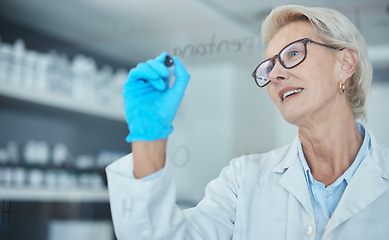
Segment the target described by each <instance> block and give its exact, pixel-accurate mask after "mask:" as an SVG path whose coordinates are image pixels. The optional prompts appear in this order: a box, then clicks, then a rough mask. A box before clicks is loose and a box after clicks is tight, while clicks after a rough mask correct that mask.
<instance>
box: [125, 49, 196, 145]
mask: <svg viewBox="0 0 389 240" xmlns="http://www.w3.org/2000/svg"><path fill="white" fill-rule="evenodd" d="M166 56H167V53H162V54H161V55H160V56H158V57H157V58H155V59H151V60H148V61H147V62H146V63H139V64H138V65H137V66H136V67H135V68H133V69H131V70H130V73H129V75H128V79H127V82H126V83H125V84H124V89H123V98H124V108H125V113H126V120H127V125H128V128H129V130H130V134H129V135H128V137H127V138H126V141H127V142H133V141H139V140H143V141H151V140H156V139H164V138H167V137H168V135H169V134H170V133H171V132H172V131H173V126H172V122H173V120H174V117H175V115H176V112H177V109H178V106H179V105H180V102H181V100H182V98H183V96H184V93H185V89H186V86H187V84H188V82H189V78H190V75H189V73H188V72H187V71H186V69H185V67H184V66H183V65H182V63H181V61H180V60H179V59H178V58H177V57H173V61H174V75H175V81H174V84H173V86H172V87H169V82H168V77H169V69H168V68H167V67H166V66H165V65H164V64H163V61H164V60H165V58H166Z"/></svg>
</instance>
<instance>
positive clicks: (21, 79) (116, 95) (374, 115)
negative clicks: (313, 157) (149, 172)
mask: <svg viewBox="0 0 389 240" xmlns="http://www.w3.org/2000/svg"><path fill="white" fill-rule="evenodd" d="M286 3H288V4H303V5H307V6H322V7H331V8H334V9H336V10H339V11H340V12H342V13H344V14H345V15H346V16H348V17H349V18H350V19H351V20H352V22H353V23H354V24H355V25H356V26H357V27H358V29H359V30H360V31H361V33H362V34H363V35H364V37H365V39H366V42H367V45H368V51H369V56H370V58H371V60H372V63H373V67H374V80H373V84H372V89H371V98H370V104H369V108H368V116H367V123H366V124H367V126H368V127H369V128H370V129H371V131H372V132H373V133H374V135H375V137H376V138H377V139H378V140H379V141H380V142H381V143H383V144H384V145H386V146H389V126H388V124H387V122H388V120H389V107H388V104H387V97H388V95H389V79H388V76H389V1H388V0H369V1H368V0H336V1H335V0H327V1H319V0H314V1H312V0H309V1H308V0H305V1H303V0H300V1H285V0H274V1H265V0H258V1H249V0H243V1H232V0H165V1H158V0H143V1H131V0H127V1H125V0H111V1H104V0H94V1H91V0H68V1H59V0H0V239H1V240H3V239H7V240H19V239H42V240H62V239H73V240H78V239H82V240H87V239H93V240H110V239H115V237H114V233H113V226H112V221H111V215H110V209H109V198H108V192H107V187H106V178H105V172H104V168H105V167H106V166H107V165H108V164H109V163H111V162H112V161H114V160H116V159H118V158H120V157H122V156H124V155H126V154H128V153H129V152H131V146H130V144H128V143H126V142H125V137H126V136H127V134H128V130H127V126H126V123H125V119H124V111H123V103H122V96H121V91H122V86H123V83H124V82H125V81H126V77H127V73H128V71H129V70H130V69H131V68H132V67H134V66H136V64H137V63H139V62H142V61H146V60H147V59H150V58H154V57H156V56H157V55H159V54H160V53H161V52H163V51H166V52H168V53H169V54H171V55H175V56H178V57H180V58H181V60H182V62H183V63H184V64H185V66H186V67H187V69H188V71H189V72H190V74H191V76H192V78H191V81H190V83H189V86H188V89H187V92H186V96H185V98H184V100H183V102H182V104H181V106H180V109H179V111H178V113H177V116H176V119H175V120H174V123H173V125H174V128H175V131H174V132H173V134H172V135H171V136H170V140H169V143H168V161H169V163H170V164H171V167H172V172H173V174H174V176H175V178H176V185H177V202H178V204H179V205H180V206H181V207H182V208H186V207H190V206H193V205H195V204H196V203H197V202H198V201H199V200H200V199H201V198H202V197H203V195H204V187H205V185H206V184H207V183H208V182H209V181H210V180H211V179H213V178H215V177H217V176H218V174H219V172H220V170H221V169H222V168H223V167H224V166H226V165H227V164H228V163H229V161H230V160H231V159H232V158H234V157H237V156H240V155H243V154H250V153H259V152H265V151H268V150H271V149H274V148H277V147H280V146H283V145H285V144H287V143H289V142H291V141H292V139H293V138H294V137H295V135H296V132H297V131H296V128H295V127H293V126H291V125H289V124H287V123H285V121H284V120H283V119H282V117H281V116H280V114H279V113H278V111H277V109H276V108H275V106H274V105H273V103H272V102H271V100H270V98H269V97H268V95H267V91H266V89H260V88H258V87H257V86H256V85H255V83H254V81H253V79H252V77H251V72H252V70H253V69H254V68H255V66H256V65H257V64H258V63H259V62H260V61H261V59H262V51H263V46H262V45H261V43H260V41H259V29H260V25H261V23H262V21H263V20H264V18H265V17H266V15H267V14H268V13H269V12H270V11H271V9H272V8H273V7H275V6H278V5H281V4H286Z"/></svg>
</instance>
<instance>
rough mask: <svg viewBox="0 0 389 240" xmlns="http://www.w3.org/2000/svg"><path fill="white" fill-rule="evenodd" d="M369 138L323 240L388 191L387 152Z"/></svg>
mask: <svg viewBox="0 0 389 240" xmlns="http://www.w3.org/2000/svg"><path fill="white" fill-rule="evenodd" d="M369 134H370V136H371V148H370V151H369V153H368V154H367V155H366V157H365V159H364V160H363V162H362V163H361V165H360V166H359V168H358V169H357V171H356V172H355V174H354V176H353V178H352V179H351V181H350V183H349V185H348V186H347V188H346V190H345V192H344V193H343V196H342V198H341V199H340V202H339V204H338V206H337V207H336V209H335V211H334V213H333V215H332V217H331V218H330V220H329V221H328V225H327V227H326V230H325V232H324V235H323V239H324V238H325V237H326V236H327V235H328V234H329V233H330V232H331V231H333V230H334V229H335V228H336V227H338V226H339V225H340V224H342V223H343V222H345V221H347V220H348V219H350V218H351V217H352V216H354V215H356V214H358V213H359V212H360V211H362V210H363V209H364V208H366V207H367V206H368V205H370V204H371V203H372V202H374V201H375V200H376V199H377V198H379V197H380V196H381V195H382V194H384V193H385V192H386V191H387V190H388V189H389V182H388V172H387V171H388V169H389V168H388V167H389V166H388V151H385V150H382V148H379V147H377V146H378V145H377V142H376V140H375V138H374V136H373V135H372V134H371V133H370V132H369Z"/></svg>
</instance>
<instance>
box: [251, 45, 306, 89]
mask: <svg viewBox="0 0 389 240" xmlns="http://www.w3.org/2000/svg"><path fill="white" fill-rule="evenodd" d="M305 55H306V50H305V44H304V41H299V42H295V43H291V44H290V45H287V46H286V47H285V48H284V49H282V50H281V52H280V53H279V54H278V58H279V62H280V63H281V65H282V66H283V67H285V68H292V67H295V66H297V65H298V64H300V63H301V62H302V61H303V60H304V59H305ZM276 58H277V56H275V57H273V58H272V59H269V60H266V61H264V62H262V63H261V64H260V65H259V66H258V67H257V69H256V70H255V74H254V77H255V79H256V81H257V84H258V85H259V86H265V85H266V84H267V83H268V82H269V74H270V72H271V71H272V70H273V67H274V64H275V62H276Z"/></svg>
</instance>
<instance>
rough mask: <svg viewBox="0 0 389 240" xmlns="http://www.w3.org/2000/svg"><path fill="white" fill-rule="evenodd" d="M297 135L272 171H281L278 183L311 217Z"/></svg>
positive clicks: (311, 209) (310, 205)
mask: <svg viewBox="0 0 389 240" xmlns="http://www.w3.org/2000/svg"><path fill="white" fill-rule="evenodd" d="M297 142H298V141H297V137H296V139H295V141H294V142H293V144H292V145H291V148H290V150H289V151H288V153H287V154H286V156H285V158H284V160H283V161H282V162H281V163H280V164H279V165H278V166H277V167H276V168H275V169H274V172H278V173H283V175H282V177H281V179H280V181H279V184H280V185H281V186H282V187H284V188H285V189H286V190H287V191H288V192H289V193H290V194H292V195H293V196H294V197H295V198H296V199H297V200H298V201H299V202H300V203H301V205H302V206H303V207H304V209H305V210H306V211H307V212H308V213H309V214H310V215H311V216H312V217H313V216H314V211H313V207H312V203H311V199H310V196H309V192H308V187H307V182H306V179H305V174H304V169H303V166H302V164H301V162H300V160H299V158H298V151H297Z"/></svg>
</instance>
